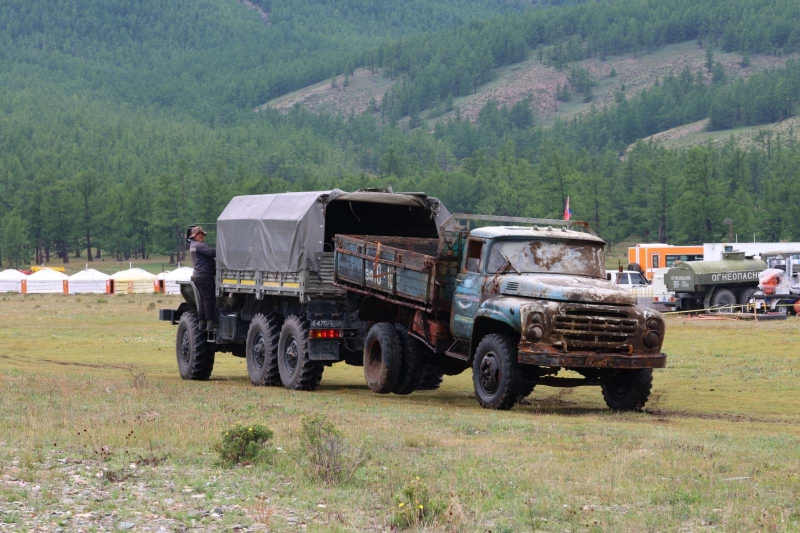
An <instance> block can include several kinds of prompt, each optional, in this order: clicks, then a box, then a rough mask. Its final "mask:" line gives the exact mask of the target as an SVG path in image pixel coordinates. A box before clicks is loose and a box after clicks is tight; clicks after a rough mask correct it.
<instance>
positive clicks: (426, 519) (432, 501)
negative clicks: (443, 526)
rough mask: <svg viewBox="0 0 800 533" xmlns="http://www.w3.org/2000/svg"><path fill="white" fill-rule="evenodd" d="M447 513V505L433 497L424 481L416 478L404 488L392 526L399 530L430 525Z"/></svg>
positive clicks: (397, 502) (397, 503)
mask: <svg viewBox="0 0 800 533" xmlns="http://www.w3.org/2000/svg"><path fill="white" fill-rule="evenodd" d="M444 512H445V505H444V504H443V503H442V502H441V501H440V500H439V499H438V498H435V497H433V496H432V495H431V491H430V489H429V488H428V486H427V485H426V484H425V482H424V481H422V480H420V478H418V477H415V478H414V479H413V480H411V482H410V483H408V484H407V485H406V486H405V487H403V491H402V492H401V494H400V497H399V498H398V499H397V501H396V506H395V508H394V514H393V515H392V525H393V526H394V527H396V528H399V529H405V528H409V527H418V526H421V525H430V524H432V523H433V522H435V521H437V519H438V518H439V517H441V516H442V515H443V514H444Z"/></svg>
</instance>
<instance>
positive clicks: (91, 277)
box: [69, 268, 110, 281]
mask: <svg viewBox="0 0 800 533" xmlns="http://www.w3.org/2000/svg"><path fill="white" fill-rule="evenodd" d="M109 277H110V276H109V275H108V274H103V273H102V272H100V271H99V270H95V269H93V268H87V269H86V270H81V271H80V272H78V273H77V274H73V275H71V276H70V277H69V279H70V281H73V280H75V281H81V280H86V281H105V280H107V279H108V278H109Z"/></svg>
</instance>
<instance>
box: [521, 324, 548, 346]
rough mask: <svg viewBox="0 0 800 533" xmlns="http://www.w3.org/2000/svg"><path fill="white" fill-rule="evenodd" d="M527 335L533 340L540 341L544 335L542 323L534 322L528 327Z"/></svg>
mask: <svg viewBox="0 0 800 533" xmlns="http://www.w3.org/2000/svg"><path fill="white" fill-rule="evenodd" d="M525 336H526V337H527V338H528V340H529V341H531V342H539V341H540V340H542V337H544V328H543V327H542V326H541V325H540V324H533V325H532V326H529V327H528V331H526V332H525Z"/></svg>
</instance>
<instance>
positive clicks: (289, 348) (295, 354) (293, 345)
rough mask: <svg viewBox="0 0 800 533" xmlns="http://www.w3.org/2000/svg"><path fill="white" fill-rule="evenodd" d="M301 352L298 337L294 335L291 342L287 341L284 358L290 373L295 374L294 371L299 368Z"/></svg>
mask: <svg viewBox="0 0 800 533" xmlns="http://www.w3.org/2000/svg"><path fill="white" fill-rule="evenodd" d="M299 353H300V350H299V349H298V347H297V339H295V338H294V337H292V338H291V339H290V340H289V342H287V343H286V349H284V351H283V358H284V360H285V361H286V367H287V369H288V370H289V374H294V371H295V369H296V368H297V360H298V359H299Z"/></svg>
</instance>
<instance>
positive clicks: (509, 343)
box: [472, 333, 521, 410]
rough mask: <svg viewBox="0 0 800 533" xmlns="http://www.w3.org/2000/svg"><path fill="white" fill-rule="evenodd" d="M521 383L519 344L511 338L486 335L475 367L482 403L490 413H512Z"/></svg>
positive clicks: (478, 393) (475, 377)
mask: <svg viewBox="0 0 800 533" xmlns="http://www.w3.org/2000/svg"><path fill="white" fill-rule="evenodd" d="M520 380H521V376H520V373H519V371H518V369H517V343H516V342H514V340H513V339H512V338H511V337H508V336H507V335H501V334H497V333H492V334H489V335H486V336H485V337H484V338H483V339H482V340H481V342H480V344H478V349H477V350H475V359H474V360H473V363H472V382H473V384H474V385H475V396H476V397H477V398H478V403H480V404H481V405H482V406H483V407H485V408H486V409H498V410H505V409H511V408H512V407H514V404H515V403H517V400H518V399H519V393H520Z"/></svg>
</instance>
